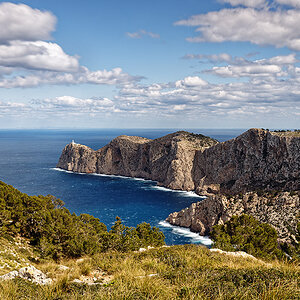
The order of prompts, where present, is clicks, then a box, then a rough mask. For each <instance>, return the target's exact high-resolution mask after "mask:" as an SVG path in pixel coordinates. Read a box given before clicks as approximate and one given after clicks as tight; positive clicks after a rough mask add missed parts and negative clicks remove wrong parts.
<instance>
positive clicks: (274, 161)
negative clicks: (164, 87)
mask: <svg viewBox="0 0 300 300" xmlns="http://www.w3.org/2000/svg"><path fill="white" fill-rule="evenodd" d="M57 167H59V168H62V169H65V170H69V171H74V172H83V173H103V174H112V175H124V176H133V177H142V178H146V179H151V180H155V181H157V182H158V183H159V184H161V185H164V186H166V187H168V188H171V189H179V190H195V191H196V192H197V193H198V194H212V193H213V194H218V193H231V194H232V193H239V192H247V191H253V190H260V189H263V190H283V191H284V190H300V133H294V134H283V133H280V134H279V133H275V132H270V131H268V130H263V129H250V130H248V131H246V132H245V133H243V134H242V135H240V136H238V137H237V138H235V139H232V140H229V141H226V142H223V143H218V142H217V141H215V140H213V139H211V138H209V137H205V136H203V135H195V134H191V133H188V132H184V131H179V132H176V133H173V134H169V135H167V136H164V137H161V138H158V139H155V140H149V139H145V138H141V137H134V136H119V137H117V138H115V139H114V140H112V141H111V142H110V143H109V144H108V145H106V146H105V147H103V148H101V149H99V150H97V151H95V150H92V149H91V148H89V147H87V146H84V145H79V144H75V143H71V144H69V145H67V146H66V147H65V148H64V150H63V152H62V155H61V157H60V159H59V162H58V164H57Z"/></svg>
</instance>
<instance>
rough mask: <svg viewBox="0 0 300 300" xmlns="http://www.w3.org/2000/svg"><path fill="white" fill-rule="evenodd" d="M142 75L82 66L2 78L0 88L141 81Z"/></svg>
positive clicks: (118, 69)
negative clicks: (69, 69) (96, 69)
mask: <svg viewBox="0 0 300 300" xmlns="http://www.w3.org/2000/svg"><path fill="white" fill-rule="evenodd" d="M140 79H141V77H134V76H131V75H129V74H127V73H124V72H123V70H122V69H121V68H114V69H112V70H109V71H107V70H98V71H90V70H89V69H87V68H86V67H80V68H79V70H78V72H73V73H63V72H46V71H44V72H42V71H40V72H34V73H33V74H28V75H25V76H14V77H9V78H2V79H0V88H19V87H20V88H28V87H36V86H39V85H43V84H50V85H56V84H85V83H89V84H100V85H101V84H105V85H118V84H127V83H130V82H135V81H139V80H140Z"/></svg>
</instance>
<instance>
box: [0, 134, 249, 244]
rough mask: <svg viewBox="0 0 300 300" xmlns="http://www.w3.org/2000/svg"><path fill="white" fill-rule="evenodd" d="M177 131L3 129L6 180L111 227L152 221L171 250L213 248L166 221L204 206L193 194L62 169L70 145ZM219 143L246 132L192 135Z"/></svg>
mask: <svg viewBox="0 0 300 300" xmlns="http://www.w3.org/2000/svg"><path fill="white" fill-rule="evenodd" d="M174 131H176V130H172V129H169V130H167V129H164V130H157V129H140V130H137V129H111V130H108V129H103V130H76V131H75V130H73V131H72V130H0V180H2V181H4V182H5V183H7V184H11V185H13V186H14V187H15V188H17V189H19V190H20V191H22V192H24V193H27V194H29V195H48V194H51V195H54V196H56V197H58V198H60V199H61V200H63V201H64V202H65V206H66V207H67V208H68V209H69V210H70V211H71V212H75V213H76V214H80V213H88V214H91V215H93V216H95V217H97V218H99V219H100V221H101V222H103V223H105V224H106V226H107V227H108V228H110V227H111V225H112V224H113V223H114V220H115V217H116V216H119V217H121V219H122V220H123V222H124V224H125V225H127V226H136V225H137V224H139V223H141V222H148V223H150V224H151V225H152V226H157V227H159V228H160V229H161V230H162V231H163V232H164V234H165V236H166V243H167V244H168V245H174V244H175V245H176V244H186V243H199V244H203V245H206V246H209V245H210V244H211V241H210V240H209V239H208V238H207V237H201V236H199V235H198V234H196V233H192V232H190V231H189V229H185V228H179V227H175V226H171V225H169V224H167V223H166V222H164V220H165V218H166V217H167V216H168V215H169V214H170V213H171V212H174V211H179V210H181V209H183V208H185V207H188V206H189V205H190V204H191V203H193V202H197V201H201V199H202V198H201V197H199V196H197V195H195V194H193V193H192V192H180V191H171V190H168V189H165V188H162V187H158V186H157V185H156V183H155V182H153V181H146V180H142V179H135V178H125V177H119V176H99V175H90V174H75V173H70V172H64V171H61V170H58V169H56V168H55V167H56V164H57V162H58V159H59V157H60V154H61V151H62V149H63V148H64V146H65V145H66V144H68V143H70V142H71V140H75V142H76V143H80V144H84V145H87V146H89V147H91V148H93V149H99V148H101V147H103V146H104V145H106V144H107V143H108V142H109V141H111V140H112V139H113V138H115V137H117V136H119V135H122V134H127V135H137V136H143V137H146V138H150V139H154V138H158V137H161V136H164V135H166V134H169V133H172V132H174ZM189 131H190V132H194V133H201V134H205V135H208V136H210V137H213V138H215V139H217V140H219V141H225V140H229V139H231V138H234V137H236V136H237V135H239V134H240V133H242V132H243V131H244V130H242V129H233V130H228V129H226V130H216V129H203V130H200V129H199V130H195V129H193V130H189Z"/></svg>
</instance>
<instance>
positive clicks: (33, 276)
mask: <svg viewBox="0 0 300 300" xmlns="http://www.w3.org/2000/svg"><path fill="white" fill-rule="evenodd" d="M17 277H19V278H22V279H25V280H29V281H31V282H33V283H36V284H40V285H48V284H51V283H52V282H53V280H52V279H51V278H48V277H47V276H46V275H45V274H44V273H43V272H42V271H40V270H38V269H37V268H35V267H34V266H31V265H29V266H27V267H23V268H21V269H20V270H19V271H11V272H9V273H7V274H5V275H2V276H0V280H11V279H14V278H17Z"/></svg>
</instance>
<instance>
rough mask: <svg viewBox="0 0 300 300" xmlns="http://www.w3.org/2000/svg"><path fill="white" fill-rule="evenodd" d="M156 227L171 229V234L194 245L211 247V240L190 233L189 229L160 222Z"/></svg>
mask: <svg viewBox="0 0 300 300" xmlns="http://www.w3.org/2000/svg"><path fill="white" fill-rule="evenodd" d="M158 225H160V226H162V227H167V228H172V232H173V233H175V234H178V235H182V236H185V237H187V238H189V239H191V242H192V243H194V244H197V243H200V244H202V245H205V246H211V245H212V243H213V242H212V240H211V239H210V238H209V237H207V236H201V235H199V234H198V233H196V232H192V231H191V230H190V229H189V228H184V227H179V226H174V225H171V224H170V223H168V222H166V221H160V222H159V223H158Z"/></svg>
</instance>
